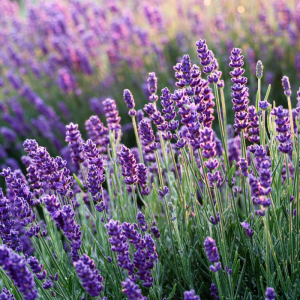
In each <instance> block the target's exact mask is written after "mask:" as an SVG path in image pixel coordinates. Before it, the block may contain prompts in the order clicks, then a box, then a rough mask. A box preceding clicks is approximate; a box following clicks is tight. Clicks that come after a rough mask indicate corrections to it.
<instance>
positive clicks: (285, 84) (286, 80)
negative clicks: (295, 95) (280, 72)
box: [281, 76, 292, 97]
mask: <svg viewBox="0 0 300 300" xmlns="http://www.w3.org/2000/svg"><path fill="white" fill-rule="evenodd" d="M281 81H282V86H283V90H284V94H285V95H286V96H287V97H290V96H291V95H292V90H291V85H290V80H289V78H288V77H287V76H283V77H282V79H281Z"/></svg>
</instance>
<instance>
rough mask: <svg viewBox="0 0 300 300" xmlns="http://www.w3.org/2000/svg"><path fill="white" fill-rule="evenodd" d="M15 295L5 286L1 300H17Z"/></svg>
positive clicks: (0, 296) (0, 295)
mask: <svg viewBox="0 0 300 300" xmlns="http://www.w3.org/2000/svg"><path fill="white" fill-rule="evenodd" d="M15 299H16V298H15V296H14V295H13V294H11V292H10V291H9V290H7V289H6V288H5V287H4V288H3V289H2V293H1V294H0V300H15Z"/></svg>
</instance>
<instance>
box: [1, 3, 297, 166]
mask: <svg viewBox="0 0 300 300" xmlns="http://www.w3.org/2000/svg"><path fill="white" fill-rule="evenodd" d="M297 2H298V3H297ZM0 11H1V18H0V165H1V168H3V167H8V166H9V167H11V168H12V169H18V168H20V167H21V168H23V166H22V163H21V160H20V158H21V156H22V155H23V147H22V143H23V141H24V140H25V139H26V138H29V139H36V140H37V141H38V143H39V144H40V145H43V146H45V147H47V148H48V150H49V152H50V154H51V155H61V156H62V157H63V158H65V159H67V158H68V157H69V156H68V151H69V150H68V148H67V147H66V145H67V143H66V142H65V141H64V139H65V125H66V124H68V123H69V122H71V121H72V122H74V123H78V124H79V129H80V130H81V132H82V135H83V137H84V138H85V137H86V131H85V127H84V122H85V120H87V119H88V118H89V117H90V116H91V115H94V114H97V115H98V116H99V117H100V118H101V120H102V121H103V122H104V123H105V117H104V113H103V106H102V101H103V99H105V98H106V97H111V98H113V99H115V100H116V102H117V106H118V109H119V111H120V116H121V117H122V120H121V124H122V130H123V133H124V134H123V138H122V139H123V142H124V141H126V144H127V146H133V145H134V144H135V139H134V133H133V130H132V125H131V120H130V118H129V117H128V115H127V113H128V109H127V107H126V106H125V103H124V100H123V90H124V89H125V88H127V89H130V90H131V92H132V94H133V96H134V98H135V102H136V108H137V109H141V108H143V106H144V104H145V103H147V99H148V91H147V84H146V80H147V76H148V73H149V72H155V73H156V75H157V77H158V90H159V91H160V90H161V89H162V88H164V87H168V88H169V89H170V91H171V92H173V91H174V89H175V88H176V87H175V85H174V82H175V80H174V71H173V66H174V65H175V64H176V62H178V61H180V60H181V57H182V55H183V54H186V53H188V54H189V55H190V57H191V58H192V61H193V63H196V64H198V65H199V59H198V58H197V52H196V47H195V42H196V41H197V40H199V39H206V41H207V44H208V47H209V49H211V50H213V52H214V54H215V56H216V58H217V59H218V62H219V65H220V70H221V71H222V72H223V75H222V79H224V80H225V96H226V104H227V113H228V118H229V120H228V121H229V122H228V123H232V122H233V115H234V114H233V111H232V109H231V108H232V104H231V99H230V86H231V82H230V75H229V67H228V63H229V55H230V52H231V50H232V48H233V47H239V48H242V49H243V54H244V56H245V66H244V67H245V69H246V76H247V77H248V79H249V80H248V86H249V88H250V99H251V103H254V101H255V97H256V90H257V81H256V77H255V65H256V61H257V60H258V59H260V60H261V61H262V62H263V64H264V66H265V68H264V77H263V83H262V91H263V93H265V91H266V89H267V86H268V84H271V85H272V89H271V94H270V97H269V100H270V101H271V102H272V101H274V100H275V101H276V104H277V105H279V104H282V105H283V106H285V107H287V105H286V98H285V96H284V94H283V91H282V86H281V78H282V76H283V75H286V76H288V77H289V78H290V82H291V85H292V88H293V95H292V105H293V107H294V106H295V105H296V98H297V94H296V91H297V89H298V87H299V85H300V83H299V78H300V44H299V43H300V42H299V41H300V39H299V35H300V3H299V1H297V0H286V1H284V0H274V1H273V0H264V1H259V0H252V1H244V0H240V1H238V0H164V1H160V0H151V1H144V0H105V1H100V0H68V1H67V0H41V1H29V0H27V1H24V0H20V1H19V2H17V1H10V0H1V1H0ZM159 95H160V93H159ZM215 125H216V126H217V122H215ZM124 143H125V142H124Z"/></svg>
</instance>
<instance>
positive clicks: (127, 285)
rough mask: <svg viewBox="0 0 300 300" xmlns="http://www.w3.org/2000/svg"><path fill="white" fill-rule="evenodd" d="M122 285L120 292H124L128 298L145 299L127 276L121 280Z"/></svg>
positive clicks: (133, 299)
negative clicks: (123, 280)
mask: <svg viewBox="0 0 300 300" xmlns="http://www.w3.org/2000/svg"><path fill="white" fill-rule="evenodd" d="M122 286H123V290H122V292H123V293H125V294H126V296H127V297H128V299H129V300H147V298H146V297H144V296H143V295H142V291H141V290H140V289H139V286H138V285H137V284H135V283H134V282H133V281H132V280H130V279H129V278H126V280H125V282H122Z"/></svg>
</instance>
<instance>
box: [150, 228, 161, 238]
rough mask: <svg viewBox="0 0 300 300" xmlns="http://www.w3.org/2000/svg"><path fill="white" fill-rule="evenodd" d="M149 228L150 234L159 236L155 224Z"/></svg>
mask: <svg viewBox="0 0 300 300" xmlns="http://www.w3.org/2000/svg"><path fill="white" fill-rule="evenodd" d="M150 230H151V232H152V234H153V235H154V236H155V237H156V238H157V239H159V238H160V232H159V230H158V229H157V227H156V226H153V227H151V228H150Z"/></svg>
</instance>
